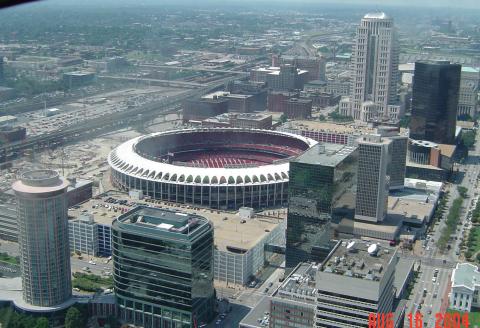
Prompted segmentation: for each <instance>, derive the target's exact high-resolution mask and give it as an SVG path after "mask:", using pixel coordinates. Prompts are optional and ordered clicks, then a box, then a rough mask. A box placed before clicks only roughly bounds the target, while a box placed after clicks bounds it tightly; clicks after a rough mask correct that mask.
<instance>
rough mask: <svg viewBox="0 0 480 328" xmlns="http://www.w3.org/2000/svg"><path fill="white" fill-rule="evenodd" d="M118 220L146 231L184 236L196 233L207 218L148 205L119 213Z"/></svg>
mask: <svg viewBox="0 0 480 328" xmlns="http://www.w3.org/2000/svg"><path fill="white" fill-rule="evenodd" d="M118 221H119V222H121V223H123V224H125V225H126V226H131V227H135V229H142V230H145V231H148V233H155V232H165V233H169V234H173V235H185V236H190V235H194V234H196V233H197V232H198V231H199V230H200V228H201V227H202V226H204V225H206V224H208V220H207V219H206V218H204V217H202V216H199V215H195V214H190V213H184V212H179V211H171V210H167V209H161V208H155V207H148V206H138V207H136V208H134V209H133V210H131V211H129V212H127V213H125V214H122V215H120V216H119V217H118Z"/></svg>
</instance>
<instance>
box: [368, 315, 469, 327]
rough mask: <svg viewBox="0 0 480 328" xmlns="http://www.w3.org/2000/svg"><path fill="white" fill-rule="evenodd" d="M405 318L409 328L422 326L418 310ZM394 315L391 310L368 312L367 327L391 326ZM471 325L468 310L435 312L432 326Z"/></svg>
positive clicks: (422, 321) (422, 320) (393, 321)
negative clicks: (461, 311) (462, 311)
mask: <svg viewBox="0 0 480 328" xmlns="http://www.w3.org/2000/svg"><path fill="white" fill-rule="evenodd" d="M405 320H406V322H407V324H408V327H409V328H423V327H424V317H423V315H422V314H421V313H420V312H416V313H408V314H405ZM394 325H395V315H394V313H393V312H387V313H370V314H369V316H368V328H393V327H394ZM470 326H471V327H473V325H472V323H471V322H470V320H469V314H468V312H464V313H459V312H454V313H449V312H439V313H435V326H434V328H469V327H470Z"/></svg>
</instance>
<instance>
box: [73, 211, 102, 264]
mask: <svg viewBox="0 0 480 328" xmlns="http://www.w3.org/2000/svg"><path fill="white" fill-rule="evenodd" d="M68 237H69V242H70V252H80V253H82V254H87V255H90V256H98V255H99V254H98V229H97V223H96V222H95V221H94V220H93V215H91V214H83V215H81V216H80V217H79V218H78V219H74V220H69V221H68Z"/></svg>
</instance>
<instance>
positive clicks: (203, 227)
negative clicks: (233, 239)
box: [112, 207, 215, 328]
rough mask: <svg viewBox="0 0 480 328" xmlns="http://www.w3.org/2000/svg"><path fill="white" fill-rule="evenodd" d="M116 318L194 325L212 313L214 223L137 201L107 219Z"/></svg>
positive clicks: (163, 324) (181, 326)
mask: <svg viewBox="0 0 480 328" xmlns="http://www.w3.org/2000/svg"><path fill="white" fill-rule="evenodd" d="M112 234H113V235H112V243H113V245H112V246H113V263H114V276H113V277H114V284H115V294H116V297H117V303H118V305H119V307H120V315H121V318H122V319H123V320H125V321H127V322H129V323H133V324H135V325H140V326H143V327H146V328H147V327H155V328H157V327H159V328H160V327H161V328H164V327H172V328H174V327H178V328H187V327H198V326H200V325H201V324H202V323H206V322H208V321H210V320H211V319H212V316H213V315H214V306H215V290H214V288H213V225H212V224H211V223H210V222H209V221H208V220H207V219H205V218H203V217H201V216H198V215H192V214H186V213H180V212H173V211H167V210H163V209H158V208H150V207H137V208H135V209H133V210H131V211H130V212H127V213H125V214H123V215H121V216H120V217H119V218H118V219H116V220H115V221H114V222H113V225H112Z"/></svg>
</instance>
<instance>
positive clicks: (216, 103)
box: [182, 97, 228, 122]
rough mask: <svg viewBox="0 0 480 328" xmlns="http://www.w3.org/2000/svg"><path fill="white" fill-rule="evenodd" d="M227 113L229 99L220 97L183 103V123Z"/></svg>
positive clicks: (189, 100)
mask: <svg viewBox="0 0 480 328" xmlns="http://www.w3.org/2000/svg"><path fill="white" fill-rule="evenodd" d="M226 112H228V99H225V98H218V97H215V98H211V99H210V98H195V99H188V100H186V101H185V102H184V103H183V111H182V114H183V122H188V121H190V120H204V119H207V118H209V117H212V116H216V115H220V114H223V113H226Z"/></svg>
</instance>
